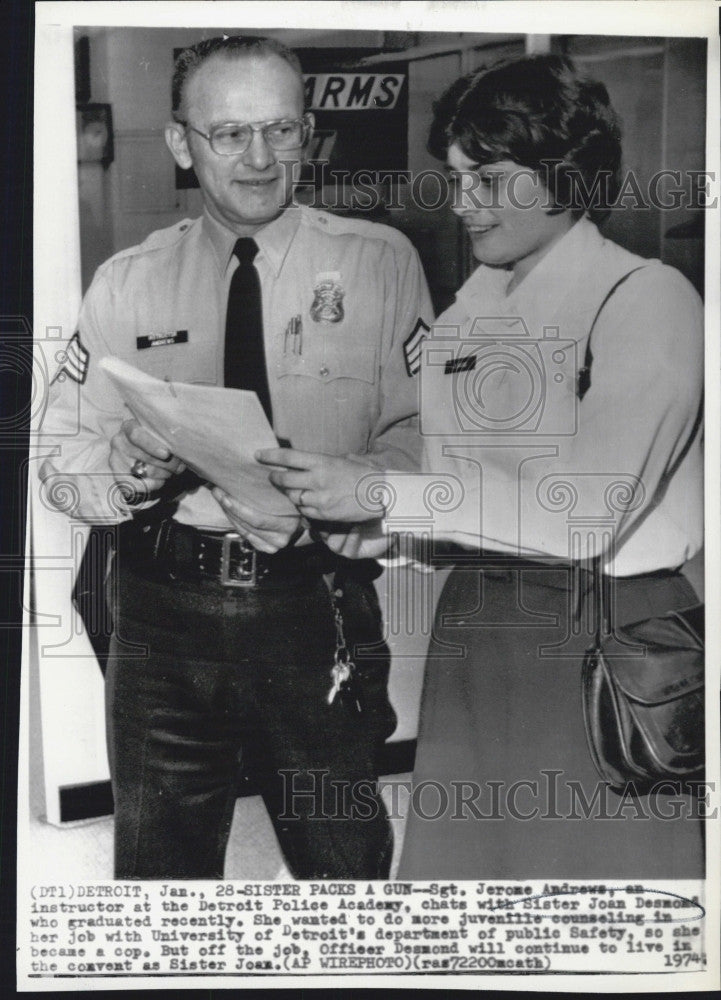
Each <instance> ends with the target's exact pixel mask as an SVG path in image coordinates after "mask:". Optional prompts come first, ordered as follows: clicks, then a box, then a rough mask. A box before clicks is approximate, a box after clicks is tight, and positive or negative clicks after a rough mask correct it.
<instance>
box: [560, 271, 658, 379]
mask: <svg viewBox="0 0 721 1000" xmlns="http://www.w3.org/2000/svg"><path fill="white" fill-rule="evenodd" d="M647 266H648V265H647V264H639V265H638V267H633V268H631V270H630V271H626V273H625V274H622V275H621V277H620V278H619V279H618V281H616V282H615V283H614V284H613V285H611V288H610V290H609V291H608V292H607V293H606V295H605V297H604V299H603V302H601V305H600V306H599V307H598V309H597V310H596V315H595V316H594V319H593V323H591V329H590V330H589V331H588V340H587V341H586V354H585V356H584V359H583V366H582V367H581V368H579V369H578V382H577V386H576V395H577V396H578V398H579V399H583V397H584V396H585V395H586V393H587V392H588V390H589V389H590V388H591V365H592V363H593V352H592V350H591V335H592V334H593V331H594V329H595V326H596V323H597V322H598V317H599V316H600V315H601V313H602V311H603V308H604V306H605V305H606V303H607V302H608V300H609V299H610V298H611V296H612V295H613V293H614V292H615V291H616V289H617V288H618V287H619V285H622V284H623V283H624V281H625V280H626V279H627V278H630V277H631V275H632V274H635V273H636V271H641V270H642V269H643V268H644V267H647Z"/></svg>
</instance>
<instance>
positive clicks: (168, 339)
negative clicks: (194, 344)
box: [135, 330, 188, 351]
mask: <svg viewBox="0 0 721 1000" xmlns="http://www.w3.org/2000/svg"><path fill="white" fill-rule="evenodd" d="M187 343H188V331H187V330H176V331H175V333H149V334H147V336H145V337H136V339H135V346H136V347H137V349H138V350H139V351H144V350H145V349H146V348H147V347H166V346H167V345H168V344H187Z"/></svg>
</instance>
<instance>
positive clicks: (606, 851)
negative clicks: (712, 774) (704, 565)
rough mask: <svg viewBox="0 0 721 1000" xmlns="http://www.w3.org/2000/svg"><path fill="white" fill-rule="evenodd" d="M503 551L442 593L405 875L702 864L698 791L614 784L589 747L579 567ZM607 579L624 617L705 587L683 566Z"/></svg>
mask: <svg viewBox="0 0 721 1000" xmlns="http://www.w3.org/2000/svg"><path fill="white" fill-rule="evenodd" d="M507 565H511V566H512V568H503V567H501V568H494V565H493V563H492V562H491V560H489V559H486V560H483V559H479V558H478V557H477V558H476V560H475V565H474V566H471V567H468V566H457V567H456V568H454V570H453V571H452V573H451V575H450V577H449V579H448V581H447V583H446V586H445V588H444V590H443V592H442V594H441V597H440V599H439V602H438V608H437V611H436V621H435V626H434V635H433V638H432V640H431V644H430V647H429V653H428V660H427V665H426V677H425V682H424V689H423V698H422V702H421V720H420V728H419V737H418V752H417V757H416V767H415V772H414V776H413V785H414V788H413V795H412V797H411V804H410V807H409V816H408V821H407V825H406V834H405V841H404V846H403V854H402V857H401V862H400V870H399V872H398V877H399V878H402V879H478V878H495V879H504V878H509V879H519V878H521V879H523V878H525V879H530V878H545V877H551V876H552V877H557V878H584V879H587V878H606V879H608V878H628V877H633V878H643V877H647V878H654V877H656V878H660V877H663V878H665V879H670V878H701V877H702V875H703V869H704V865H703V837H702V824H701V821H700V819H699V816H700V813H701V803H700V802H699V800H698V799H697V798H696V797H695V796H694V795H693V794H692V792H689V791H688V789H686V788H684V787H680V788H679V789H678V794H668V790H666V794H663V795H661V794H653V793H652V794H648V795H635V794H631V792H632V791H633V790H631V789H629V793H628V794H626V795H625V796H621V795H617V794H615V793H614V792H612V791H611V790H610V788H609V787H608V786H607V785H606V784H604V783H603V782H602V781H601V779H600V778H599V776H598V774H597V772H596V770H595V768H594V766H593V763H592V761H591V758H590V756H589V752H588V748H587V744H586V737H585V732H584V725H583V715H582V705H581V663H582V659H583V653H584V650H585V649H586V648H587V646H588V645H589V644H590V643H591V642H592V639H593V631H594V628H593V613H592V609H591V608H590V605H591V598H590V594H589V593H588V592H587V593H586V595H585V596H584V597H583V598H582V600H581V603H580V607H577V606H576V600H577V597H576V595H577V593H578V587H577V585H576V583H575V582H574V581H573V579H572V575H573V574H572V572H571V569H570V567H567V566H559V567H549V566H544V565H542V564H533V563H531V564H529V563H521V562H520V561H518V562H516V563H515V564H514V563H511V564H507ZM496 566H497V564H496ZM581 576H582V577H583V578H584V580H585V578H586V576H587V575H586V574H581ZM612 594H613V596H612V600H613V614H614V621H615V623H616V624H617V625H619V626H621V625H624V624H628V623H630V622H632V621H640V620H642V619H644V618H649V617H651V616H653V615H659V614H663V613H665V612H667V611H670V610H672V609H674V608H682V607H686V606H688V605H690V604H694V603H696V602H697V597H696V595H695V593H694V591H693V588H692V587H691V585H690V584H689V583H688V581H687V580H686V579H685V578H684V577H683V576H681V575H680V574H679V573H659V574H651V575H648V576H643V577H632V578H616V579H615V580H614V581H613V586H612ZM579 622H581V623H583V625H582V627H581V626H579Z"/></svg>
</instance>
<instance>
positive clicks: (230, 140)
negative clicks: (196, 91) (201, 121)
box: [179, 114, 313, 156]
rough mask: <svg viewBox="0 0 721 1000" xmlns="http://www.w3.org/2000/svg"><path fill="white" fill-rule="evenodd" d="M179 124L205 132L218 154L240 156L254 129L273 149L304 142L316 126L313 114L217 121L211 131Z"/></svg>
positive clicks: (199, 133)
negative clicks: (222, 122) (260, 120)
mask: <svg viewBox="0 0 721 1000" xmlns="http://www.w3.org/2000/svg"><path fill="white" fill-rule="evenodd" d="M179 124H181V125H183V126H185V128H189V129H190V130H191V131H193V132H197V133H198V135H202V137H203V138H204V139H206V140H207V141H208V142H209V143H210V148H211V149H212V150H213V152H214V153H217V154H218V156H237V155H238V154H239V153H244V152H245V151H246V149H247V148H248V147H249V146H250V144H251V142H252V141H253V133H254V132H261V133H262V135H263V139H264V140H265V142H266V143H267V144H268V145H269V146H270V148H271V149H275V150H279V151H283V150H288V149H298V148H299V147H301V146H305V144H306V142H307V140H308V136H309V135H310V132H311V130H312V128H313V118H312V116H311V115H308V114H306V115H303V117H302V118H293V119H290V118H284V119H281V120H279V121H275V122H245V123H243V124H241V123H240V122H228V123H227V124H224V125H214V126H213V128H212V129H211V130H210V132H207V133H206V132H201V131H200V129H199V128H195V126H194V125H189V124H188V123H187V122H180V123H179Z"/></svg>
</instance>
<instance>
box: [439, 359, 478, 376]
mask: <svg viewBox="0 0 721 1000" xmlns="http://www.w3.org/2000/svg"><path fill="white" fill-rule="evenodd" d="M475 367H476V355H475V354H468V355H466V357H465V358H453V360H452V361H446V367H445V368H444V369H443V374H444V375H457V374H458V372H472V371H473V369H474V368H475Z"/></svg>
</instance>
